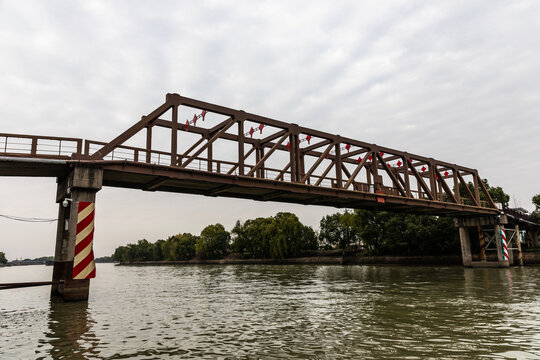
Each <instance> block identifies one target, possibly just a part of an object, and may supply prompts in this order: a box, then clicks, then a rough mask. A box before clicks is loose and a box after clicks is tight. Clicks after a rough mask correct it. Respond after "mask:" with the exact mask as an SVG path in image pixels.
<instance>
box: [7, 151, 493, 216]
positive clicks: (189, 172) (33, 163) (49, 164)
mask: <svg viewBox="0 0 540 360" xmlns="http://www.w3.org/2000/svg"><path fill="white" fill-rule="evenodd" d="M73 165H82V166H90V167H99V168H102V169H103V186H111V187H121V188H132V189H140V190H144V191H164V192H175V193H187V194H199V195H205V196H220V197H231V198H241V199H252V200H257V201H276V202H286V203H297V204H305V205H320V206H331V207H337V208H354V209H366V210H379V211H394V212H407V213H416V214H426V215H439V216H459V217H463V216H482V215H496V214H497V213H498V211H496V210H494V209H487V208H478V207H474V206H467V205H459V204H451V203H447V202H436V201H428V200H423V199H411V198H403V197H400V196H392V195H388V194H376V193H369V192H361V191H351V190H344V189H335V188H325V187H318V186H306V185H305V184H295V183H287V182H283V181H273V180H268V179H260V178H255V177H248V176H230V175H225V174H215V173H208V172H205V171H197V170H193V169H185V168H171V167H169V166H160V165H156V164H146V163H134V162H127V161H100V162H99V164H97V163H96V161H84V160H76V161H73V160H67V161H63V160H43V159H27V158H20V159H16V158H15V159H14V158H9V159H6V158H0V175H2V176H31V177H57V178H60V179H61V178H63V177H65V176H66V175H67V174H68V173H69V169H70V167H71V166H73Z"/></svg>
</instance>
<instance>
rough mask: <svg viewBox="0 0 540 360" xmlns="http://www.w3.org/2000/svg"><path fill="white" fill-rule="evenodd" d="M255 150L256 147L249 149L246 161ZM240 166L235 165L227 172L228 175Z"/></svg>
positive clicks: (245, 157)
mask: <svg viewBox="0 0 540 360" xmlns="http://www.w3.org/2000/svg"><path fill="white" fill-rule="evenodd" d="M255 149H256V148H255V146H253V147H252V148H251V149H249V150H248V152H247V153H246V154H245V155H244V160H246V159H247V158H248V157H249V155H251V154H252V153H253V151H254V150H255ZM238 166H239V164H238V163H236V164H234V165H233V167H232V168H231V169H230V170H229V171H227V175H231V174H232V173H233V172H234V170H236V169H237V168H238Z"/></svg>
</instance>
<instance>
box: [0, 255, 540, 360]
mask: <svg viewBox="0 0 540 360" xmlns="http://www.w3.org/2000/svg"><path fill="white" fill-rule="evenodd" d="M100 266H101V267H100V274H101V275H100V277H99V278H96V279H94V280H93V283H92V293H91V298H90V301H89V302H88V303H84V302H82V303H63V302H57V301H50V302H49V300H48V298H47V299H46V300H44V301H43V302H42V303H38V302H37V300H36V302H35V303H34V305H32V306H28V301H29V300H28V299H27V298H25V299H20V298H15V297H13V298H9V299H7V298H1V297H0V359H4V358H6V359H12V358H13V359H19V358H20V359H34V358H38V359H44V358H46V359H50V358H53V359H86V358H91V359H126V358H129V359H154V358H155V359H159V358H194V359H214V358H224V359H233V358H234V359H238V358H239V359H255V358H265V359H267V358H270V359H277V358H283V359H284V358H287V359H289V358H303V359H306V358H309V359H311V358H320V359H329V358H332V359H333V358H340V359H381V358H382V359H387V358H396V359H401V358H408V359H425V358H430V359H439V358H441V359H443V358H446V359H471V358H474V359H477V358H482V359H484V358H496V359H504V358H519V359H522V358H529V359H540V332H539V331H538V328H539V326H540V296H539V295H538V289H539V288H540V267H536V268H535V267H529V268H524V269H521V268H510V269H464V268H462V267H458V266H456V267H451V266H448V267H420V266H418V267H413V266H313V265H301V266H295V265H283V266H274V265H264V266H258V265H231V266H163V267H114V266H112V265H111V266H108V265H101V264H100ZM21 294H23V293H22V292H21ZM24 294H26V293H24ZM44 295H45V296H48V293H47V291H45V293H44ZM4 299H5V300H4ZM20 304H25V306H21V305H20ZM30 304H32V303H30ZM36 304H37V305H36ZM10 334H11V335H10ZM6 336H7V338H6ZM3 338H4V339H3ZM35 339H41V340H39V343H38V344H37V345H38V347H37V351H36V349H35V348H36V342H35Z"/></svg>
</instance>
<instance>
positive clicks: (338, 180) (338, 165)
mask: <svg viewBox="0 0 540 360" xmlns="http://www.w3.org/2000/svg"><path fill="white" fill-rule="evenodd" d="M335 151H336V167H335V169H336V187H337V188H338V189H341V188H342V187H343V172H342V171H343V170H341V139H339V141H337V143H336V145H335Z"/></svg>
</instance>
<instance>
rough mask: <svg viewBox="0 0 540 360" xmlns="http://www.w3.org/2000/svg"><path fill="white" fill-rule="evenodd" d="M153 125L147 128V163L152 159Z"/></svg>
mask: <svg viewBox="0 0 540 360" xmlns="http://www.w3.org/2000/svg"><path fill="white" fill-rule="evenodd" d="M151 151H152V125H148V127H147V128H146V163H147V164H150V161H151V159H152V154H151Z"/></svg>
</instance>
